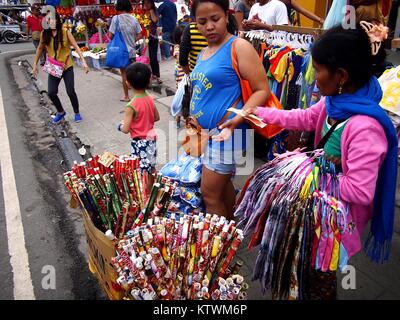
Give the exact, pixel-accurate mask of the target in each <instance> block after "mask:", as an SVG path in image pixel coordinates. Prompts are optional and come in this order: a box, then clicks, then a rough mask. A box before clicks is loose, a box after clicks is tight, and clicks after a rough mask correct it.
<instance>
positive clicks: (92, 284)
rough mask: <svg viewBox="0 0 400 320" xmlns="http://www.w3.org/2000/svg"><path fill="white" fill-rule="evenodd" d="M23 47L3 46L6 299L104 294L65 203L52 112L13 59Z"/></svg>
mask: <svg viewBox="0 0 400 320" xmlns="http://www.w3.org/2000/svg"><path fill="white" fill-rule="evenodd" d="M6 46H7V47H6ZM5 47H6V49H10V50H9V51H12V52H11V53H5V52H4V51H3V50H4V48H5ZM25 48H28V49H31V48H32V47H31V44H29V43H18V44H16V45H1V47H0V50H2V53H1V54H0V74H1V77H0V149H1V153H0V173H1V174H0V283H1V284H2V285H1V290H0V299H6V300H9V299H99V298H103V297H104V294H103V293H102V291H101V290H100V289H99V287H98V285H97V281H96V280H95V279H94V277H93V276H92V275H91V274H90V273H89V271H88V268H87V264H86V258H85V255H84V254H85V251H86V250H85V236H84V232H83V230H82V223H81V220H80V216H79V213H78V212H77V211H72V210H69V209H67V208H66V207H67V201H68V198H67V196H66V192H65V188H64V187H63V185H62V181H61V180H60V178H61V174H62V172H63V171H65V168H64V167H63V166H62V165H60V164H61V161H62V157H61V155H60V153H59V151H58V148H57V146H56V143H55V141H56V140H55V138H54V136H53V135H52V133H51V132H50V131H49V129H48V126H46V121H49V119H50V118H49V116H48V112H47V110H44V109H43V108H41V107H40V101H39V96H38V95H37V94H35V92H34V90H33V87H32V85H31V84H30V82H28V81H27V79H26V75H25V74H24V73H23V72H22V70H21V67H20V66H18V63H16V62H13V63H11V66H10V65H9V64H8V61H9V59H10V58H11V57H12V56H15V55H16V50H24V49H25ZM30 52H33V50H31V51H30ZM17 53H19V54H21V53H22V52H20V51H18V52H17ZM26 53H28V51H26ZM17 83H18V84H19V85H17Z"/></svg>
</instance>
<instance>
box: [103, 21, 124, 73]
mask: <svg viewBox="0 0 400 320" xmlns="http://www.w3.org/2000/svg"><path fill="white" fill-rule="evenodd" d="M128 65H129V51H128V47H127V46H126V43H125V40H124V38H123V36H122V32H121V30H120V29H119V20H118V16H117V26H116V29H115V34H114V37H113V38H112V40H111V42H110V43H109V44H108V46H107V55H106V66H107V67H109V68H119V69H124V68H126V67H127V66H128Z"/></svg>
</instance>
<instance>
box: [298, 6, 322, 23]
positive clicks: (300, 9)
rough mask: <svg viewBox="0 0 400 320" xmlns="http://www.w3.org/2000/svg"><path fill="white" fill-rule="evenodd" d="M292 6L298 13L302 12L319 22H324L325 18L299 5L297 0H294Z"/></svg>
mask: <svg viewBox="0 0 400 320" xmlns="http://www.w3.org/2000/svg"><path fill="white" fill-rule="evenodd" d="M292 7H293V9H294V10H296V11H297V12H298V13H301V14H302V15H304V16H305V17H307V18H309V19H311V20H313V21H315V22H318V23H319V24H321V25H322V24H324V19H322V18H321V17H318V16H317V15H316V14H314V13H312V12H310V11H308V10H307V9H306V8H303V7H302V6H301V5H299V4H298V3H297V2H296V0H292Z"/></svg>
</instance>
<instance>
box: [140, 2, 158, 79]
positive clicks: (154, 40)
mask: <svg viewBox="0 0 400 320" xmlns="http://www.w3.org/2000/svg"><path fill="white" fill-rule="evenodd" d="M143 8H144V9H145V10H146V12H147V13H148V15H149V16H150V20H151V23H150V36H149V44H148V45H149V58H150V67H151V72H152V76H151V80H153V81H156V82H157V83H158V84H161V83H162V80H161V79H160V64H159V63H158V58H157V51H158V45H159V44H158V35H157V23H158V13H157V9H156V6H155V4H154V0H144V1H143Z"/></svg>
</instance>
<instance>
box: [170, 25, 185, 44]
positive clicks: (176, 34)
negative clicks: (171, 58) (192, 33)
mask: <svg viewBox="0 0 400 320" xmlns="http://www.w3.org/2000/svg"><path fill="white" fill-rule="evenodd" d="M182 34H183V28H182V26H176V27H175V29H174V31H172V40H173V41H174V43H175V44H181V41H182Z"/></svg>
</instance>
